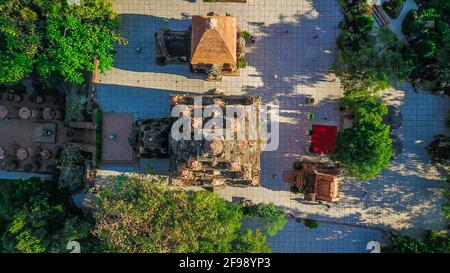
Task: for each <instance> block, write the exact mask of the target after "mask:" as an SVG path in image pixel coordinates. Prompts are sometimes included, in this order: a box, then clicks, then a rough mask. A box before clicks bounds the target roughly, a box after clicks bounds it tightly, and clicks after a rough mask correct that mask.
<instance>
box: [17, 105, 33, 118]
mask: <svg viewBox="0 0 450 273" xmlns="http://www.w3.org/2000/svg"><path fill="white" fill-rule="evenodd" d="M19 117H20V118H21V119H29V118H30V117H31V110H30V108H28V107H21V108H20V109H19Z"/></svg>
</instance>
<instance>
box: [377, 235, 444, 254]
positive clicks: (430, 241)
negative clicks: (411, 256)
mask: <svg viewBox="0 0 450 273" xmlns="http://www.w3.org/2000/svg"><path fill="white" fill-rule="evenodd" d="M383 252H388V253H450V237H449V236H448V235H447V234H445V233H443V232H440V231H435V230H427V231H426V232H425V234H424V235H423V237H422V238H421V239H415V238H412V237H409V236H398V237H396V238H392V239H391V242H390V244H389V245H387V246H385V247H383Z"/></svg>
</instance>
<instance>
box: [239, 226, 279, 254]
mask: <svg viewBox="0 0 450 273" xmlns="http://www.w3.org/2000/svg"><path fill="white" fill-rule="evenodd" d="M233 250H234V252H238V253H245V252H248V253H270V252H272V249H270V247H269V245H268V244H267V237H266V236H265V235H264V233H262V232H261V231H260V230H259V229H256V231H255V232H253V231H251V230H246V231H244V232H243V233H242V234H241V235H240V236H239V237H238V239H237V240H236V241H235V243H234V247H233Z"/></svg>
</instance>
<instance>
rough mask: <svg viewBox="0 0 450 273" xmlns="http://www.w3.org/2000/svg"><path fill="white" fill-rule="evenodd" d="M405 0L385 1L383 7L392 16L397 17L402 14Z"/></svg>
mask: <svg viewBox="0 0 450 273" xmlns="http://www.w3.org/2000/svg"><path fill="white" fill-rule="evenodd" d="M405 2H406V0H389V1H386V2H383V9H384V10H385V11H386V13H387V14H388V15H389V16H390V17H391V18H394V19H395V18H397V17H398V16H399V15H400V13H401V11H402V8H403V6H404V5H405Z"/></svg>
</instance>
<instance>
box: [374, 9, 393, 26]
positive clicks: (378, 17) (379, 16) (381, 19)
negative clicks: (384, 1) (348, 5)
mask: <svg viewBox="0 0 450 273" xmlns="http://www.w3.org/2000/svg"><path fill="white" fill-rule="evenodd" d="M372 16H373V18H375V21H377V23H378V24H379V25H380V26H381V27H382V28H388V27H389V25H390V23H391V19H389V16H388V15H387V14H386V12H385V11H384V9H383V7H382V6H381V5H373V9H372Z"/></svg>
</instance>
